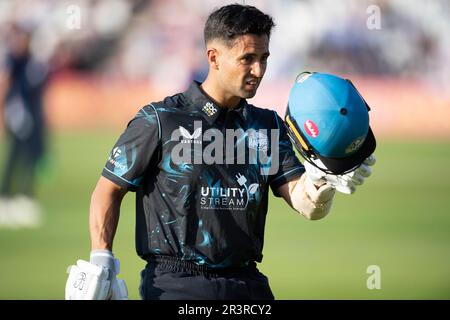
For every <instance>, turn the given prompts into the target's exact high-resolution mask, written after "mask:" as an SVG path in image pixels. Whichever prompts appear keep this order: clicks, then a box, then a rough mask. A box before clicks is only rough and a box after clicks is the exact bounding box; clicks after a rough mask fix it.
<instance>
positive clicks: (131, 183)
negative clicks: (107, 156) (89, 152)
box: [103, 167, 140, 187]
mask: <svg viewBox="0 0 450 320" xmlns="http://www.w3.org/2000/svg"><path fill="white" fill-rule="evenodd" d="M103 169H104V170H106V171H107V172H109V173H110V174H112V175H113V176H115V177H117V178H119V179H121V180H123V181H125V182H126V183H128V184H130V185H133V186H135V187H140V185H139V184H136V183H133V182H131V181H128V180H127V179H125V178H122V177H121V176H118V175H117V174H115V173H114V172H112V171H111V170H109V169H108V168H106V167H104V168H103Z"/></svg>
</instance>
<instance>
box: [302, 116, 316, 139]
mask: <svg viewBox="0 0 450 320" xmlns="http://www.w3.org/2000/svg"><path fill="white" fill-rule="evenodd" d="M304 128H305V130H306V133H307V134H308V135H309V136H310V137H313V138H315V137H317V136H318V135H319V128H318V127H317V125H316V124H315V123H314V122H312V121H311V120H306V122H305V124H304Z"/></svg>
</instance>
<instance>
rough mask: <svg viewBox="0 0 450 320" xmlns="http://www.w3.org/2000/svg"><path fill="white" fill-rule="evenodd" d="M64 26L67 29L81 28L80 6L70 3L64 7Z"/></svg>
mask: <svg viewBox="0 0 450 320" xmlns="http://www.w3.org/2000/svg"><path fill="white" fill-rule="evenodd" d="M66 14H67V17H66V27H67V29H69V30H80V29H81V8H80V7H79V6H77V5H74V4H71V5H69V6H67V9H66Z"/></svg>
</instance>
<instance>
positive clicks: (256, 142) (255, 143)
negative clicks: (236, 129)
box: [248, 129, 269, 151]
mask: <svg viewBox="0 0 450 320" xmlns="http://www.w3.org/2000/svg"><path fill="white" fill-rule="evenodd" d="M262 131H266V130H264V129H262V130H258V131H253V130H251V131H249V132H248V147H249V148H250V149H254V150H257V151H267V149H268V147H269V139H268V138H267V135H266V134H265V133H263V132H262Z"/></svg>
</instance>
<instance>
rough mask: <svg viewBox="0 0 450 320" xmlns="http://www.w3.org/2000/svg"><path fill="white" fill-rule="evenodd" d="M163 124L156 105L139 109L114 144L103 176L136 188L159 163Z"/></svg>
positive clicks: (130, 187)
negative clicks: (147, 172) (157, 161)
mask: <svg viewBox="0 0 450 320" xmlns="http://www.w3.org/2000/svg"><path fill="white" fill-rule="evenodd" d="M160 136H161V127H160V123H159V118H158V114H157V111H156V110H155V109H154V108H153V107H152V106H146V107H144V108H142V109H141V110H139V112H138V113H137V114H136V116H135V117H134V119H133V120H131V121H130V122H129V123H128V125H127V128H126V129H125V131H124V132H123V133H122V134H121V136H120V137H119V139H118V141H117V142H116V144H115V145H114V147H113V149H112V151H111V153H110V155H109V158H108V161H107V162H106V165H105V167H104V168H103V171H102V176H104V177H105V178H107V179H109V180H111V181H112V182H114V183H116V184H117V185H119V186H121V187H122V188H125V189H126V190H129V191H136V190H137V189H138V188H139V187H140V186H141V182H142V179H143V176H144V174H145V172H146V171H147V170H148V169H149V167H151V166H154V165H156V164H155V158H156V157H157V156H158V154H159V148H160V140H161V139H160Z"/></svg>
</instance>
